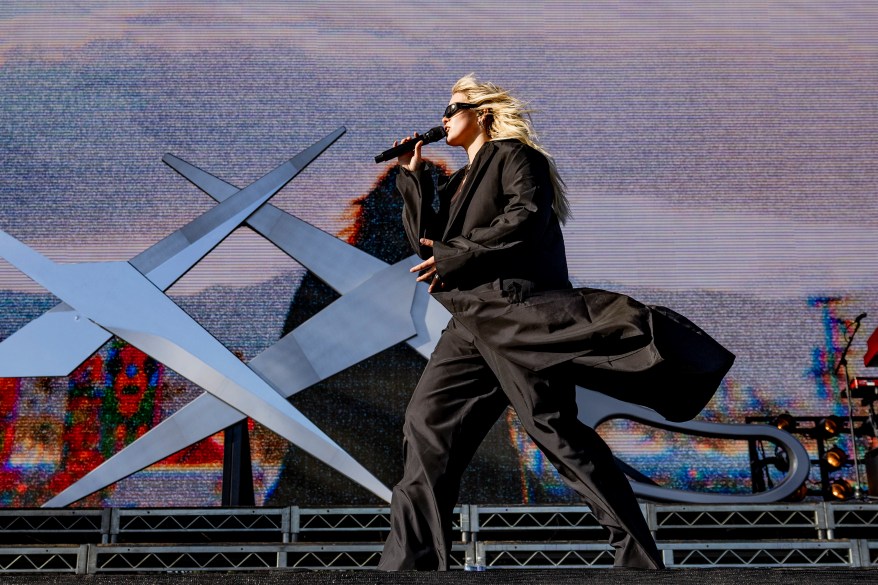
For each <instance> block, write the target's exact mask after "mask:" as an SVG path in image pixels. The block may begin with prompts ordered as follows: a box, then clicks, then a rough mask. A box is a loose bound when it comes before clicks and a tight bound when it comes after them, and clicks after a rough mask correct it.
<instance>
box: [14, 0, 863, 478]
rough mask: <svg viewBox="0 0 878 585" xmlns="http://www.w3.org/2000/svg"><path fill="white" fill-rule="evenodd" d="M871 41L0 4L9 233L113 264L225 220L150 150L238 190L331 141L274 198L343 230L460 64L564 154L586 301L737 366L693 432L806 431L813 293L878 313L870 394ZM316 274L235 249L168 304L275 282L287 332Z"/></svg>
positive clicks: (68, 256) (816, 313)
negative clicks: (772, 421) (675, 319)
mask: <svg viewBox="0 0 878 585" xmlns="http://www.w3.org/2000/svg"><path fill="white" fill-rule="evenodd" d="M875 30H878V3H874V2H870V1H851V2H804V1H803V2H765V1H757V0H744V1H741V2H735V3H729V2H722V1H713V0H708V1H694V0H693V1H688V2H682V1H667V2H647V1H631V2H548V1H547V2H517V1H512V2H510V1H504V2H472V3H468V2H453V1H450V2H443V3H439V4H437V3H431V2H407V3H405V4H404V5H401V4H399V3H398V2H368V3H363V2H341V1H339V2H332V1H330V2H296V3H286V2H248V3H246V4H242V3H240V2H186V1H180V2H168V1H161V2H148V1H144V2H109V1H108V2H100V1H96V2H88V3H57V2H18V1H11V2H8V1H7V2H3V4H2V6H0V228H2V229H3V230H5V231H7V232H9V233H10V234H11V235H13V236H15V237H17V238H20V239H21V240H23V241H24V242H26V243H27V244H29V245H31V246H33V247H34V248H36V249H37V250H39V251H40V252H42V253H44V254H46V255H47V256H49V257H51V258H52V259H54V260H57V261H64V262H80V261H106V260H125V259H128V258H130V257H132V256H134V255H136V254H137V253H139V252H140V251H142V250H144V249H146V248H147V247H149V246H150V245H152V244H153V243H155V242H156V241H158V240H160V239H161V238H162V237H163V236H165V235H166V234H168V233H170V232H172V231H174V230H176V229H177V228H179V227H180V226H182V225H184V224H185V223H186V222H187V221H189V220H190V219H192V218H194V217H196V216H197V215H199V214H201V213H203V212H204V211H206V210H208V209H210V207H211V206H212V205H213V202H212V201H211V200H210V199H209V197H207V196H206V195H205V194H203V193H202V192H200V191H198V190H197V189H196V188H194V187H192V186H191V185H189V184H188V183H187V182H186V181H185V179H183V178H181V177H180V176H178V175H177V174H176V173H175V172H174V171H173V170H171V169H170V168H169V167H167V166H166V165H164V164H163V163H162V162H161V158H162V156H163V155H164V154H165V153H168V152H170V153H173V154H175V155H177V156H179V157H181V158H183V159H185V160H187V161H189V162H191V163H193V164H195V165H197V166H199V167H201V168H203V169H205V170H207V171H208V172H211V173H213V174H216V175H217V176H219V177H220V178H222V179H224V180H227V181H229V182H232V183H234V184H236V185H238V186H240V187H243V186H245V185H247V184H248V183H250V182H251V181H253V180H255V179H257V178H259V177H260V176H262V175H263V174H264V173H266V172H267V171H269V170H271V169H272V168H273V167H275V166H276V165H278V164H280V163H281V162H283V161H284V160H286V159H288V158H289V157H291V156H293V155H294V154H296V153H297V152H298V151H299V150H301V149H303V148H305V147H306V146H308V145H309V144H310V143H312V142H314V141H316V140H317V139H318V138H320V137H322V136H323V135H325V134H327V133H328V132H330V131H332V130H334V129H335V128H337V127H339V126H342V125H344V126H346V127H347V133H346V134H345V136H343V137H342V138H341V139H340V140H339V141H338V142H337V143H336V144H335V145H333V146H332V147H331V148H330V149H329V150H328V151H327V152H326V153H324V154H323V155H322V156H321V157H320V158H319V159H318V160H317V161H315V162H314V163H313V164H312V165H311V166H310V167H309V168H308V169H307V170H306V171H304V172H303V173H302V174H301V175H300V176H298V177H297V178H296V179H294V180H293V181H292V182H291V183H290V184H289V185H287V186H286V187H285V188H284V189H283V190H282V191H281V192H280V193H279V194H278V195H277V196H275V197H274V199H273V200H272V203H273V204H275V205H277V206H278V207H281V208H282V209H284V210H286V211H289V212H290V213H293V214H295V215H297V216H299V217H301V218H303V219H305V220H307V221H309V222H311V223H313V224H314V225H316V226H318V227H320V228H322V229H324V230H326V231H328V232H330V233H338V232H339V231H340V230H342V229H343V228H345V227H347V226H348V223H349V221H350V217H351V216H350V209H351V208H350V203H351V201H352V200H354V199H356V198H357V197H359V196H361V195H363V194H364V193H366V192H368V191H369V190H370V189H371V187H372V186H373V183H374V182H375V180H376V178H377V177H378V176H379V175H380V174H381V173H382V172H383V171H384V169H385V168H386V167H385V166H384V165H381V166H379V165H375V164H374V162H373V157H374V155H375V154H377V153H378V152H380V151H382V150H384V149H385V148H387V147H388V146H390V144H392V142H393V141H394V140H395V139H397V138H399V137H401V136H404V135H406V134H409V133H410V132H412V131H418V132H423V131H424V130H426V129H428V128H430V127H432V126H435V125H437V124H438V123H439V119H440V116H441V112H442V110H443V109H444V106H445V104H446V103H447V101H448V97H449V89H450V87H451V85H452V84H453V83H454V81H455V80H456V79H457V78H459V77H460V76H462V75H464V74H466V73H469V72H475V73H477V74H478V75H479V76H480V77H482V78H484V79H489V80H492V81H495V82H497V83H499V84H500V85H504V86H506V87H508V88H510V89H513V90H515V91H516V92H517V94H519V95H520V96H522V97H523V98H525V99H527V100H528V101H529V102H530V104H531V106H532V108H533V110H534V112H533V114H532V116H533V120H534V124H535V126H536V129H537V131H538V132H539V134H540V138H541V140H542V143H543V144H544V145H545V146H546V148H547V149H548V150H549V151H550V152H552V153H553V154H554V155H555V157H556V159H557V162H558V166H559V169H560V171H561V174H562V176H563V177H564V179H565V181H566V183H567V185H568V188H569V197H570V201H571V204H572V211H573V218H572V220H571V221H570V222H568V224H567V226H565V228H564V231H565V239H566V244H567V254H568V262H569V265H570V272H571V278H572V280H573V281H574V283H575V284H576V285H580V286H598V287H603V288H610V289H613V290H619V291H621V292H625V293H628V294H631V295H632V296H635V297H637V298H639V299H641V300H644V301H646V302H654V303H659V304H664V305H667V306H670V307H672V308H675V309H677V310H679V311H680V312H681V313H683V314H685V315H686V316H688V317H689V318H691V319H692V320H693V321H695V322H696V323H698V324H699V325H700V326H702V327H703V328H704V329H706V330H707V331H708V332H709V333H711V334H712V335H714V336H715V337H717V338H718V339H719V340H720V341H722V342H723V343H724V344H726V345H727V346H728V347H729V348H730V349H731V350H732V351H734V352H735V353H736V354H737V355H738V359H737V362H736V365H735V367H734V369H733V370H732V374H731V376H730V380H729V382H728V383H727V384H726V385H725V386H724V387H723V388H722V389H721V391H720V396H719V397H718V399H717V400H715V401H714V402H712V403H711V405H710V406H709V407H708V409H707V411H706V412H705V415H704V416H705V418H708V419H713V420H719V419H721V420H736V421H740V420H741V419H742V418H743V416H744V415H750V414H761V413H763V412H769V411H776V410H778V409H792V410H793V411H795V412H798V413H801V414H821V413H822V412H824V411H825V410H827V409H830V410H832V409H836V408H838V402H837V401H836V400H835V399H834V397H831V396H826V395H822V394H821V395H819V396H818V391H819V389H818V386H819V384H818V383H817V382H815V375H814V373H813V369H814V368H815V367H816V366H815V360H816V358H815V357H814V356H815V351H817V350H823V349H827V350H828V351H831V350H833V347H831V346H832V343H830V342H828V341H826V339H827V327H828V323H829V322H830V321H831V319H829V318H828V317H826V315H825V314H824V313H823V312H822V311H821V310H820V309H819V308H815V307H814V306H813V304H809V299H812V298H814V297H838V298H840V299H841V301H840V302H839V304H838V305H837V306H836V307H835V310H836V316H837V317H839V318H844V317H848V318H850V317H853V316H854V315H856V314H857V313H859V312H861V311H864V310H868V311H869V312H870V317H869V318H868V319H867V320H866V321H865V322H864V330H863V331H861V333H860V335H861V336H862V339H859V340H858V343H857V344H856V345H855V347H854V352H855V358H854V359H853V360H852V363H855V364H856V365H857V366H858V372H859V373H860V374H861V375H870V374H869V370H867V369H865V368H862V361H861V360H860V357H861V356H862V352H863V350H864V349H865V335H863V333H866V334H868V333H869V332H871V331H872V330H873V329H874V328H875V323H876V322H878V321H876V320H875V314H878V270H876V269H875V265H876V262H878V239H876V238H875V237H874V234H875V232H876V229H878V197H876V190H878V97H876V96H878V37H876V35H875V34H874V31H875ZM425 153H426V154H427V156H429V157H431V158H433V159H434V160H437V161H441V162H444V163H446V164H448V165H449V166H450V167H453V168H456V167H459V166H461V165H463V164H464V162H465V159H464V156H463V153H462V152H457V151H456V150H452V149H451V148H449V147H448V146H446V145H444V144H442V143H437V144H435V145H431V146H428V147H425ZM400 229H401V226H400ZM303 272H304V271H303V269H301V268H300V267H299V265H298V264H297V263H296V262H295V261H293V260H291V259H290V258H289V257H287V256H286V255H285V254H283V253H282V252H279V251H278V250H277V249H276V248H274V247H273V246H272V245H271V244H269V243H268V242H266V241H265V240H263V239H262V238H260V237H258V236H256V235H254V234H252V233H251V232H249V230H246V229H242V230H239V231H237V232H236V233H235V234H233V235H232V236H231V237H230V238H229V239H228V240H227V241H225V242H224V243H223V244H221V245H220V246H219V247H218V248H217V249H216V250H214V251H213V252H212V253H211V254H209V255H208V256H207V258H205V260H204V261H203V262H202V263H200V264H199V265H198V266H197V267H196V268H195V269H193V271H192V272H190V273H189V274H188V275H186V276H185V277H184V278H183V279H181V281H180V282H179V283H177V284H176V285H175V286H174V288H173V289H172V291H171V292H172V293H173V294H174V295H176V296H177V297H181V296H188V297H190V298H191V299H203V298H207V297H210V294H208V293H209V289H210V287H225V288H222V289H221V290H223V291H226V290H227V289H229V290H236V291H246V290H248V287H260V286H261V287H263V290H264V288H267V287H268V284H267V283H276V282H288V283H289V286H286V285H285V286H284V287H278V288H283V290H278V291H277V292H278V295H279V296H278V297H277V298H273V299H270V300H269V301H266V303H265V306H264V307H255V308H253V311H254V313H253V314H254V315H261V316H260V317H258V318H259V319H261V321H260V326H261V331H262V329H268V328H270V329H271V331H272V332H274V331H277V333H278V334H279V329H280V327H281V325H282V323H283V319H284V315H283V313H282V311H283V310H284V308H285V307H287V306H288V303H289V299H290V298H291V296H292V294H293V292H294V290H295V288H296V287H297V286H298V282H299V279H301V277H302V274H303ZM218 290H219V289H218ZM20 291H24V292H43V290H42V289H41V288H40V287H39V286H37V285H35V284H33V283H31V282H30V281H29V280H28V279H27V277H25V276H23V275H21V274H20V273H19V272H18V271H16V270H15V269H13V268H12V267H11V266H9V265H8V264H7V263H6V262H5V261H3V260H0V295H3V294H7V293H12V292H20ZM205 291H208V293H205ZM244 294H245V293H244V292H241V295H242V298H243V296H244ZM198 295H205V296H204V297H199V296H198ZM235 300H236V302H237V298H236V299H235ZM200 302H201V300H199V301H198V302H195V303H193V304H194V305H199V303H200ZM202 304H205V303H202ZM199 306H200V305H199ZM873 313H874V314H873ZM0 317H4V316H3V315H0ZM208 317H212V318H213V321H212V322H211V326H215V327H216V328H217V330H218V331H219V333H216V334H217V335H218V337H220V338H221V339H222V340H223V342H224V343H227V345H230V346H231V345H234V344H235V335H240V328H239V327H237V326H236V325H235V324H234V323H226V322H225V320H224V319H223V318H222V317H221V316H216V315H213V316H210V315H207V314H205V315H201V316H196V318H197V319H198V320H199V321H203V320H205V319H206V318H208ZM10 318H14V315H13V316H12V317H10ZM0 325H2V319H0ZM21 325H23V323H17V326H21ZM212 332H213V330H212ZM8 333H9V331H0V338H2V337H4V336H5V335H8ZM260 335H262V337H259V340H258V341H254V342H253V344H254V347H252V348H248V354H252V352H255V351H257V350H258V349H261V347H256V346H257V345H259V344H263V345H264V344H269V343H271V340H272V339H273V338H274V337H273V335H274V333H272V335H265V334H264V331H262V333H260ZM253 337H254V338H255V337H258V336H257V335H255V334H254V335H253ZM830 337H831V336H830ZM248 343H249V342H248ZM827 345H829V346H830V347H828V348H827ZM824 365H826V364H824ZM872 375H876V374H872ZM797 409H798V410H797ZM637 440H638V438H637V437H633V438H632V441H634V442H635V443H636V441H637ZM635 450H636V449H635V448H633V447H632V451H635ZM739 454H740V453H739ZM726 455H727V453H725V452H723V451H722V449H718V450H717V451H715V452H713V453H712V454H710V455H709V458H710V460H711V461H713V460H721V459H723V458H724V457H726Z"/></svg>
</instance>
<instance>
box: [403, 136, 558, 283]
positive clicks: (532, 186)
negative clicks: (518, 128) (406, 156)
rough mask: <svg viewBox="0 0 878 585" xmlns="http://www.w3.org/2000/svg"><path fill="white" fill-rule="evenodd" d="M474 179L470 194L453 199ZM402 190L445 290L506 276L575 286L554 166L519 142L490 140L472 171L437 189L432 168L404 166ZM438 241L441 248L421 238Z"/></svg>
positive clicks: (406, 216) (410, 221)
mask: <svg viewBox="0 0 878 585" xmlns="http://www.w3.org/2000/svg"><path fill="white" fill-rule="evenodd" d="M464 177H466V182H465V183H464V186H463V191H462V192H461V193H460V194H459V195H458V196H457V197H456V198H455V200H454V201H453V202H452V196H453V195H454V193H456V192H457V190H458V188H459V187H460V183H461V181H463V180H464ZM397 189H398V190H399V191H400V193H401V194H402V197H403V200H404V201H405V207H404V212H403V225H404V226H405V231H406V234H407V235H408V238H409V241H410V242H411V244H412V246H413V247H414V249H415V250H417V251H418V253H419V256H421V257H422V258H425V259H426V258H428V257H430V256H431V255H435V256H436V270H437V273H438V274H439V277H440V279H441V280H442V282H443V283H444V285H445V287H444V289H445V290H448V289H462V290H468V289H472V288H475V287H477V286H480V285H483V284H487V283H490V282H492V281H496V280H498V279H502V280H509V279H515V280H522V281H528V282H531V283H533V285H534V286H535V288H537V289H543V290H545V289H559V288H566V287H569V286H570V285H569V283H568V280H567V259H566V256H565V253H564V238H563V236H562V234H561V227H560V225H559V223H558V218H557V216H556V215H555V212H554V211H553V209H552V201H553V199H554V191H553V189H552V183H551V180H550V175H549V163H548V161H547V160H546V157H544V156H543V155H542V154H540V153H539V152H537V151H536V150H534V149H533V148H531V147H529V146H527V145H525V144H523V143H521V142H519V141H518V140H497V141H492V142H488V143H486V144H485V145H484V146H483V147H482V148H481V150H479V152H478V154H476V157H475V159H474V160H473V163H472V165H471V168H470V169H469V172H467V171H466V169H461V170H459V171H458V172H456V173H454V174H453V175H451V177H449V178H448V180H447V181H443V182H442V184H440V185H439V190H438V197H439V205H438V211H434V209H433V202H434V198H435V197H436V192H435V189H434V186H433V179H432V174H431V173H430V171H429V170H428V169H424V170H421V171H418V172H414V173H413V172H409V171H407V170H401V171H400V174H399V176H398V178H397ZM423 237H426V238H429V239H431V240H434V242H435V245H434V247H433V249H432V250H431V249H429V248H425V247H424V246H421V245H420V243H419V239H420V238H423Z"/></svg>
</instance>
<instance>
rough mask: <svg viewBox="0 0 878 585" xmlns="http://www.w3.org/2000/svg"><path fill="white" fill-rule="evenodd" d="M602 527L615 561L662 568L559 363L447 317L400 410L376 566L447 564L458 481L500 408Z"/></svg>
mask: <svg viewBox="0 0 878 585" xmlns="http://www.w3.org/2000/svg"><path fill="white" fill-rule="evenodd" d="M509 405H512V407H513V408H514V409H515V411H516V413H517V414H518V418H519V420H520V421H521V423H522V425H523V426H524V428H525V430H526V431H527V433H528V435H529V436H530V437H531V438H532V439H533V441H534V442H535V443H536V444H537V446H538V447H539V448H540V450H542V452H543V453H544V454H545V455H546V457H547V458H548V459H549V460H550V461H551V462H552V464H553V465H554V466H555V468H556V469H557V470H558V471H559V472H560V474H561V476H562V477H563V478H564V479H565V481H566V482H567V483H568V484H569V485H570V486H571V487H572V488H573V489H575V490H576V491H577V492H579V493H580V494H581V495H582V497H583V498H584V499H585V500H586V502H587V503H588V505H589V506H590V507H591V509H592V511H593V512H594V514H595V516H596V518H597V520H598V521H599V522H600V523H601V524H602V525H603V526H604V527H606V528H607V529H608V530H609V532H610V544H611V545H612V546H613V547H614V548H615V549H616V554H615V565H616V566H623V567H635V568H650V569H655V568H662V567H663V565H662V561H661V555H660V554H659V552H658V550H657V548H656V545H655V541H654V540H653V538H652V536H651V534H650V532H649V528H648V527H647V525H646V521H645V520H644V518H643V515H642V514H641V512H640V508H639V506H638V505H637V500H636V499H635V497H634V492H633V491H632V490H631V486H630V485H629V483H628V480H627V479H626V478H625V476H624V474H623V473H622V472H621V471H620V470H619V468H618V467H617V466H616V464H615V462H614V460H613V455H612V453H611V451H610V449H609V447H608V446H607V444H606V443H605V442H604V441H603V439H601V437H600V436H599V435H598V434H597V433H596V432H595V431H594V430H593V429H591V428H589V427H587V426H585V425H584V424H582V423H581V422H580V421H579V420H578V419H577V407H576V400H575V386H574V384H573V382H572V381H571V380H570V379H569V377H568V376H566V375H565V372H564V367H563V366H558V367H554V368H548V369H547V370H542V371H540V372H534V371H532V370H529V369H527V368H524V367H522V366H519V365H516V364H514V363H512V362H510V361H508V360H506V359H504V358H503V357H502V356H499V355H497V354H496V353H495V352H493V351H492V350H490V349H489V348H487V347H486V346H484V344H482V343H481V342H479V340H478V339H475V338H474V337H473V336H472V335H471V334H470V333H469V332H468V331H467V330H466V329H465V328H464V327H463V326H461V325H460V324H459V323H457V322H456V321H455V320H454V319H452V320H451V322H450V323H449V325H448V328H446V330H445V331H444V332H443V334H442V336H441V338H440V339H439V342H438V344H437V345H436V349H435V350H434V352H433V354H432V356H431V357H430V361H429V362H428V364H427V367H426V368H425V370H424V373H423V374H422V375H421V379H420V381H419V382H418V385H417V387H416V389H415V391H414V394H413V395H412V399H411V401H410V403H409V405H408V408H407V409H406V415H405V423H404V427H403V436H404V451H405V471H404V474H403V478H402V480H401V481H400V482H399V483H398V484H397V485H396V486H395V487H394V489H393V498H392V501H391V530H390V535H389V537H388V538H387V542H386V543H385V545H384V553H383V555H382V557H381V562H380V564H379V569H382V570H386V571H394V570H412V569H419V570H447V568H448V563H449V554H450V550H451V523H452V513H453V509H454V506H455V505H456V503H457V498H458V494H459V489H460V480H461V476H462V475H463V472H464V470H465V469H466V467H467V465H468V464H469V462H470V460H471V459H472V457H473V454H474V453H475V451H476V449H477V448H478V446H479V444H480V443H481V442H482V440H483V439H484V438H485V435H486V434H487V433H488V431H489V430H490V429H491V427H492V426H493V424H494V422H495V421H496V420H497V418H498V417H499V416H500V415H501V414H502V413H503V411H504V410H505V409H506V407H507V406H509Z"/></svg>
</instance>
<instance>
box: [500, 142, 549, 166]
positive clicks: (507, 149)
mask: <svg viewBox="0 0 878 585" xmlns="http://www.w3.org/2000/svg"><path fill="white" fill-rule="evenodd" d="M491 142H492V143H493V144H494V145H495V147H496V148H497V153H498V154H500V155H501V156H506V157H510V158H519V157H521V158H523V159H526V160H528V161H529V162H531V163H532V164H533V163H538V164H546V163H547V162H548V161H547V160H546V157H545V155H543V153H541V152H540V151H539V150H537V149H536V148H533V147H532V146H528V145H527V144H525V143H524V142H522V141H521V140H518V139H517V138H501V139H498V140H492V141H491Z"/></svg>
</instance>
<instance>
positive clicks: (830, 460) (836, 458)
mask: <svg viewBox="0 0 878 585" xmlns="http://www.w3.org/2000/svg"><path fill="white" fill-rule="evenodd" d="M823 461H824V462H825V463H826V465H827V466H828V467H830V468H832V469H841V467H842V466H844V464H845V463H847V462H848V454H847V453H845V452H844V449H842V448H841V447H833V448H832V449H830V450H829V451H827V452H826V453H825V454H824V455H823Z"/></svg>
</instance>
